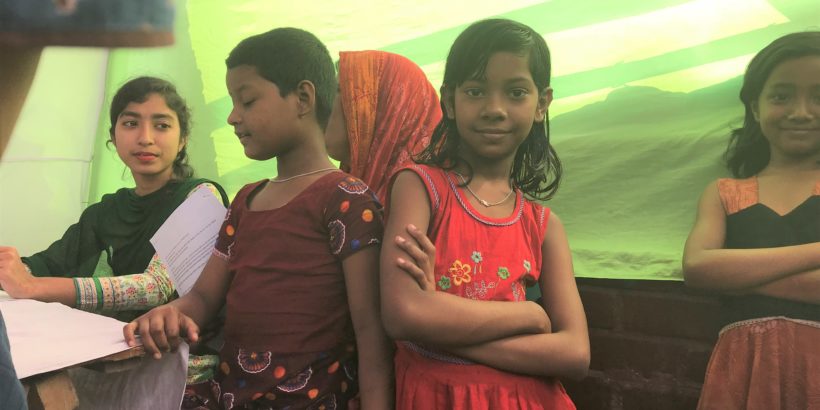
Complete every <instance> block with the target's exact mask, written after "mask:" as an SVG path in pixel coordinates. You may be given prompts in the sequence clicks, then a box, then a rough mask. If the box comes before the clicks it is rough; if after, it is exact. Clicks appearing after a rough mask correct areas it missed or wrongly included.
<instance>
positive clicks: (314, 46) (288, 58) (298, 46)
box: [225, 27, 338, 130]
mask: <svg viewBox="0 0 820 410" xmlns="http://www.w3.org/2000/svg"><path fill="white" fill-rule="evenodd" d="M225 65H226V66H227V68H228V69H231V68H234V67H236V66H239V65H249V66H253V67H255V68H256V71H257V73H259V75H260V76H261V77H262V78H264V79H266V80H268V81H270V82H272V83H274V84H276V86H277V87H279V94H280V95H281V96H282V97H285V96H287V95H288V94H290V93H291V92H292V91H293V90H295V89H296V86H297V85H299V83H300V82H301V81H303V80H307V81H310V82H311V83H313V87H314V88H315V90H316V119H317V120H318V122H319V125H320V126H321V127H322V130H324V129H325V128H326V127H327V121H328V119H329V118H330V110H331V109H332V108H333V99H334V98H335V97H336V90H337V89H338V86H337V84H336V68H335V67H334V65H333V59H332V58H330V53H329V52H328V51H327V47H325V45H324V43H322V42H321V41H320V40H319V39H318V38H316V36H314V35H313V34H311V33H309V32H307V31H305V30H302V29H298V28H293V27H281V28H276V29H273V30H270V31H268V32H266V33H262V34H257V35H254V36H251V37H248V38H246V39H244V40H242V41H240V42H239V44H237V45H236V47H234V49H233V50H231V53H230V54H229V55H228V58H227V59H226V60H225Z"/></svg>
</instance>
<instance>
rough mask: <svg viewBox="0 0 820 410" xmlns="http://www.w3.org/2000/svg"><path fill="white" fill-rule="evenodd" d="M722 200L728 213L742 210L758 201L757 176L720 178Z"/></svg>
mask: <svg viewBox="0 0 820 410" xmlns="http://www.w3.org/2000/svg"><path fill="white" fill-rule="evenodd" d="M717 184H718V192H719V193H720V202H722V203H723V209H724V210H725V211H726V215H731V214H734V213H737V212H740V211H742V210H744V209H746V208H748V207H750V206H752V205H754V204H756V203H757V202H758V197H757V177H751V178H746V179H732V178H721V179H718V183H717Z"/></svg>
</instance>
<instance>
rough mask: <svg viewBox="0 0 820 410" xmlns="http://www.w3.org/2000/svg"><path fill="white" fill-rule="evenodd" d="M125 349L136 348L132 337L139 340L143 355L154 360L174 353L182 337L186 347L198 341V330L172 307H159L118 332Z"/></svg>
mask: <svg viewBox="0 0 820 410" xmlns="http://www.w3.org/2000/svg"><path fill="white" fill-rule="evenodd" d="M122 332H123V336H125V342H126V343H128V346H131V347H133V346H137V341H136V335H139V336H140V337H141V338H142V344H143V346H144V347H145V351H146V352H148V353H149V354H151V355H153V356H154V358H155V359H159V358H161V357H162V353H163V352H175V351H176V350H177V347H179V344H180V342H181V341H182V338H183V337H184V338H185V339H186V340H187V341H188V342H190V343H196V342H197V340H199V326H197V324H196V323H195V322H194V321H193V320H192V319H191V318H190V317H188V316H186V315H185V314H184V313H182V312H180V311H179V309H177V307H176V306H173V305H163V306H159V307H156V308H154V309H151V311H150V312H148V313H146V314H144V315H142V316H140V317H138V318H136V319H134V321H132V322H131V323H129V324H127V325H125V327H124V328H123V330H122Z"/></svg>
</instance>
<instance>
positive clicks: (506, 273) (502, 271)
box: [498, 266, 510, 279]
mask: <svg viewBox="0 0 820 410" xmlns="http://www.w3.org/2000/svg"><path fill="white" fill-rule="evenodd" d="M498 277H499V278H501V279H507V278H509V277H510V270H509V269H507V268H506V267H505V266H499V267H498Z"/></svg>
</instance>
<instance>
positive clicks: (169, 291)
mask: <svg viewBox="0 0 820 410" xmlns="http://www.w3.org/2000/svg"><path fill="white" fill-rule="evenodd" d="M199 187H205V188H207V189H208V190H209V191H211V193H213V194H214V196H215V197H217V198H221V196H220V193H219V191H218V190H217V188H216V186H214V185H213V184H211V183H207V182H206V183H202V184H199V185H197V186H196V187H194V189H192V190H191V192H193V191H194V190H196V189H197V188H199ZM104 262H105V259H103V258H101V259H100V262H99V263H98V264H97V267H96V269H95V271H94V276H92V277H90V278H74V288H75V291H76V307H77V309H81V310H85V311H89V312H100V311H103V312H105V311H109V312H110V311H122V310H148V309H150V308H153V307H156V306H159V305H163V304H165V303H168V302H169V301H170V300H171V299H172V298H173V297H174V285H173V284H172V283H171V277H170V276H169V275H168V267H167V266H166V265H165V263H163V262H162V260H161V259H160V258H159V255H158V254H154V256H153V257H152V258H151V262H150V263H148V268H147V269H145V271H144V272H143V273H137V274H133V275H123V276H112V273H111V272H110V268H109V267H108V265H107V263H104Z"/></svg>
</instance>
